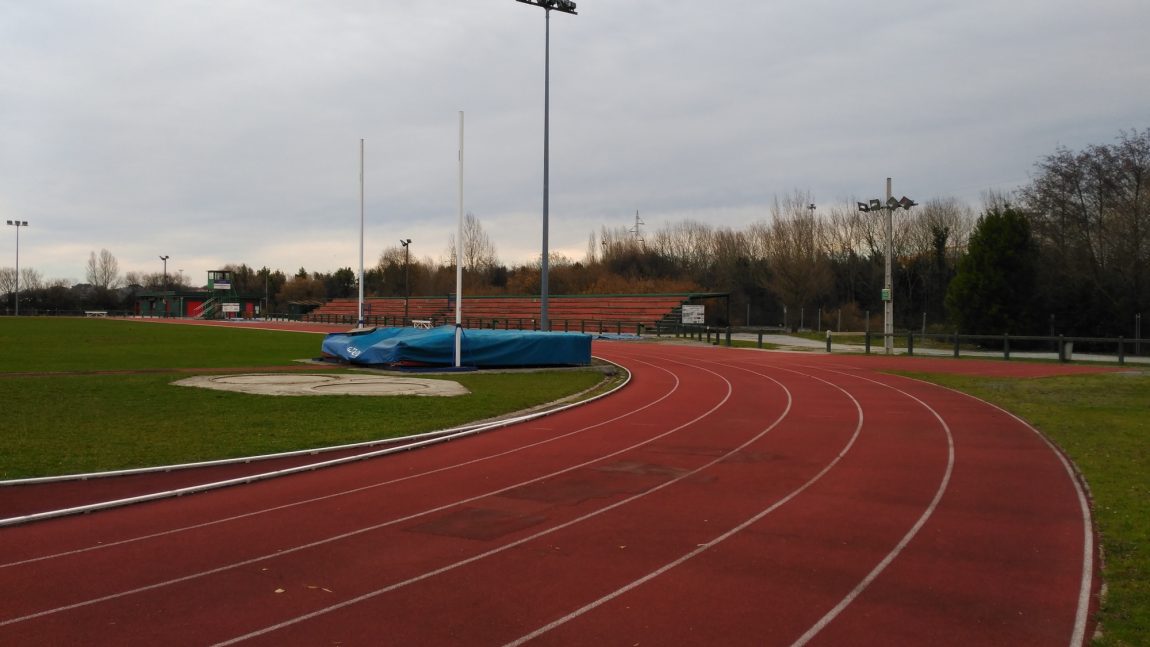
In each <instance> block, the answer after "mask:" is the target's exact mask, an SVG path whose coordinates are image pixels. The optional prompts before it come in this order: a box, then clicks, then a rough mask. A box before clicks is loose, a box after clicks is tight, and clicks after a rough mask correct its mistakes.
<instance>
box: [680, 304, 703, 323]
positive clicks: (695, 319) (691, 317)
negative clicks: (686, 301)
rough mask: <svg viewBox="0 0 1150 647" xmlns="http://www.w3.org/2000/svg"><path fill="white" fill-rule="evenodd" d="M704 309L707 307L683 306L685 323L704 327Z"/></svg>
mask: <svg viewBox="0 0 1150 647" xmlns="http://www.w3.org/2000/svg"><path fill="white" fill-rule="evenodd" d="M704 308H705V306H695V305H691V306H686V305H685V306H683V323H685V324H698V325H703V323H705V320H704V318H703V313H704Z"/></svg>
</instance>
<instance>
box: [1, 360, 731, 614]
mask: <svg viewBox="0 0 1150 647" xmlns="http://www.w3.org/2000/svg"><path fill="white" fill-rule="evenodd" d="M644 363H647V362H644ZM652 366H653V365H652ZM656 368H659V367H656ZM704 370H705V369H704ZM708 372H710V371H708ZM720 379H723V378H722V377H721V376H720ZM723 381H724V382H726V380H725V379H724V380H723ZM676 384H677V381H676ZM727 387H728V388H727V394H726V395H725V396H724V397H723V398H722V399H721V400H720V401H719V403H718V404H716V405H714V406H713V407H712V408H711V409H709V410H707V411H706V412H704V413H703V414H701V415H699V416H697V417H696V418H694V419H692V420H689V421H687V422H686V423H683V424H681V425H679V426H677V427H674V428H672V429H670V430H668V431H665V432H663V433H661V434H658V435H656V436H653V437H651V438H649V439H647V440H644V441H642V442H640V443H636V444H634V445H631V446H628V447H624V448H623V449H620V450H616V451H614V452H611V453H609V454H604V455H602V456H598V457H596V458H593V459H591V460H588V461H585V462H583V463H579V464H576V465H572V466H570V467H567V468H565V469H562V470H559V471H556V472H552V473H549V474H545V475H543V476H540V477H537V478H533V479H530V480H527V481H522V482H519V483H515V484H513V485H509V486H506V487H504V488H500V489H498V490H493V491H490V492H485V493H483V494H477V495H474V496H471V497H468V498H465V499H460V500H457V501H453V502H450V503H447V504H443V505H440V506H437V507H434V508H429V509H426V510H423V511H421V512H417V513H415V514H410V515H407V516H404V517H399V518H396V519H391V520H389V521H385V522H383V523H379V524H375V525H372V526H367V527H364V528H358V529H356V530H353V531H350V532H346V533H342V534H339V535H334V536H331V537H326V538H324V539H321V540H318V541H313V542H310V543H307V544H301V545H296V546H292V547H289V548H284V549H281V550H277V551H276V552H274V553H269V554H265V555H259V556H257V557H253V558H250V559H246V560H242V561H239V562H233V563H230V564H226V565H224V566H220V567H217V568H213V569H209V570H204V571H199V572H197V573H191V574H188V575H185V576H182V577H178V578H173V579H170V580H166V581H163V582H156V583H153V584H150V585H147V586H142V587H138V588H135V589H131V590H128V591H121V592H119V593H113V594H110V595H106V596H102V597H99V598H93V599H90V600H84V601H82V602H77V603H74V604H69V605H65V606H60V607H57V608H54V609H46V610H44V611H40V612H37V613H32V614H28V615H24V616H20V617H16V618H10V619H8V620H3V621H0V627H5V626H8V625H13V624H17V623H20V622H25V621H28V620H34V619H36V618H42V617H45V616H48V615H52V614H56V613H60V612H63V611H71V610H74V609H79V608H83V607H87V606H91V605H93V604H98V603H101V602H108V601H111V600H116V599H120V598H123V597H127V596H130V595H135V594H138V593H143V592H146V591H153V590H156V589H159V588H163V587H166V586H171V585H173V584H180V583H182V582H188V581H191V580H195V579H200V578H202V577H205V576H208V575H214V574H217V573H222V572H225V571H229V570H232V569H235V568H239V567H241V566H248V565H251V564H255V563H258V562H262V561H265V560H268V559H272V558H276V557H282V556H284V555H288V554H292V553H296V552H299V551H302V550H306V549H309V548H315V547H317V546H322V545H325V544H329V543H332V542H335V541H340V540H343V539H347V538H349V537H354V536H357V535H362V534H364V533H368V532H372V531H375V530H379V529H381V528H386V527H388V526H394V525H396V524H400V523H404V522H406V521H411V520H413V519H417V518H419V517H423V516H427V515H429V514H432V513H435V512H442V511H444V510H447V509H449V508H453V507H458V506H460V505H463V504H466V503H471V502H474V501H477V500H479V499H483V498H486V497H490V496H495V495H498V494H501V493H504V492H508V491H511V490H514V489H516V488H520V487H523V486H525V485H530V484H533V483H537V482H540V481H543V480H545V479H548V478H552V477H555V476H558V475H560V474H565V473H568V472H572V471H574V470H577V469H580V468H583V467H587V466H589V465H592V464H594V463H598V462H600V461H603V460H605V459H607V458H612V457H614V456H618V455H620V454H623V453H626V452H629V451H632V450H634V449H637V448H639V447H642V446H643V445H648V444H650V443H653V442H655V441H656V440H660V439H662V438H665V437H667V436H670V435H671V434H673V433H675V432H677V431H680V430H682V429H684V428H686V427H688V426H690V425H692V424H695V423H696V422H699V421H700V420H702V419H704V418H706V417H707V416H708V415H710V414H712V413H714V412H715V411H716V410H717V409H718V408H719V407H721V406H722V405H723V404H724V403H725V402H726V401H727V400H728V399H729V398H730V396H731V392H732V389H731V385H730V382H727ZM668 395H669V394H668ZM665 397H667V396H664V398H660V399H659V401H661V400H663V399H665ZM657 402H658V401H656V402H652V403H650V404H648V405H647V406H653V405H654V404H656V403H657ZM647 406H645V407H642V408H641V409H637V410H635V411H632V412H631V413H629V414H624V415H623V416H618V417H617V418H612V419H611V420H617V419H621V418H625V417H627V416H629V415H631V414H632V413H637V412H638V411H640V410H642V409H645V408H647ZM607 422H609V421H602V422H599V423H597V424H595V425H591V426H588V427H586V428H584V429H581V430H580V431H585V430H586V429H592V428H594V427H598V426H602V425H604V424H607ZM571 435H574V432H571V433H568V434H564V435H562V436H556V437H554V438H555V439H558V438H563V437H567V436H571ZM544 442H548V441H544ZM539 444H543V443H535V445H539ZM531 446H534V445H531ZM525 447H527V446H525ZM521 449H522V448H521ZM516 451H518V450H516ZM506 453H510V452H506ZM480 460H485V459H479V460H475V461H469V462H468V463H475V462H479V461H480ZM461 465H462V464H461ZM436 471H442V470H436ZM398 480H407V479H406V478H405V479H397V481H398ZM672 482H673V481H672ZM655 489H659V488H655ZM650 491H654V490H649V491H648V492H650ZM644 494H645V493H644ZM633 498H638V497H633ZM628 500H632V499H628ZM588 518H590V516H588ZM567 525H570V524H567ZM563 527H566V525H565V526H563ZM496 552H501V551H492V552H491V553H490V554H496ZM471 561H475V560H474V559H472V560H467V561H466V562H463V563H459V564H456V565H454V566H452V567H451V568H457V567H458V566H461V565H463V564H464V563H470V562H471ZM451 568H444V569H440V570H439V571H437V572H445V571H446V570H451ZM421 579H426V578H425V577H419V578H413V579H411V580H410V581H408V582H405V583H404V585H406V584H410V583H412V582H415V581H419V580H421ZM392 588H398V587H392ZM389 590H391V589H389ZM344 606H346V605H344ZM315 615H319V614H315Z"/></svg>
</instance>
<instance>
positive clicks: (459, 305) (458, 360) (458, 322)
mask: <svg viewBox="0 0 1150 647" xmlns="http://www.w3.org/2000/svg"><path fill="white" fill-rule="evenodd" d="M462 365H463V111H462V110H460V111H459V230H458V231H457V232H456V234H455V367H456V368H459V367H460V366H462Z"/></svg>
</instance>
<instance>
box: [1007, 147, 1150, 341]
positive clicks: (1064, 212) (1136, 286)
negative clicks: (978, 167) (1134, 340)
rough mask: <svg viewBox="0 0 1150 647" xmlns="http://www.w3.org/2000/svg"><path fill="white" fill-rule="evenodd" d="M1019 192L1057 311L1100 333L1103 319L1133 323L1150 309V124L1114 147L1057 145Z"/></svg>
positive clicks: (1044, 277) (1048, 297)
mask: <svg viewBox="0 0 1150 647" xmlns="http://www.w3.org/2000/svg"><path fill="white" fill-rule="evenodd" d="M1021 197H1022V203H1023V207H1024V208H1025V210H1026V212H1027V215H1028V217H1029V219H1030V220H1031V223H1032V226H1033V231H1034V234H1035V237H1036V238H1037V239H1038V242H1039V245H1040V247H1041V249H1042V251H1043V254H1042V259H1043V264H1044V265H1045V269H1044V271H1043V272H1041V273H1040V277H1041V282H1042V284H1043V285H1044V286H1045V290H1046V292H1047V300H1048V302H1050V303H1051V308H1052V312H1053V311H1054V310H1055V309H1058V310H1060V311H1061V312H1062V315H1061V316H1064V317H1067V318H1068V319H1070V320H1076V321H1077V322H1078V323H1079V328H1080V329H1082V330H1088V329H1094V330H1098V331H1099V332H1101V330H1102V328H1104V327H1105V326H1104V325H1103V324H1099V323H1098V322H1099V321H1105V320H1111V321H1112V320H1114V319H1118V320H1122V321H1130V320H1132V319H1133V316H1134V314H1135V313H1138V312H1143V311H1145V309H1146V308H1147V307H1150V280H1148V278H1147V277H1148V275H1150V129H1148V130H1143V131H1137V130H1135V131H1134V132H1132V133H1125V132H1124V133H1122V134H1121V136H1120V137H1119V138H1118V142H1117V143H1116V144H1113V145H1110V146H1090V147H1087V148H1086V149H1085V150H1083V151H1079V152H1074V151H1070V150H1067V149H1064V148H1063V149H1059V150H1058V151H1057V152H1055V153H1054V154H1053V155H1050V156H1048V157H1046V158H1045V159H1044V160H1042V161H1041V162H1039V163H1038V164H1037V175H1036V177H1035V178H1034V180H1033V181H1032V182H1031V183H1030V185H1028V186H1027V187H1025V188H1024V189H1023V190H1022V191H1021ZM1067 294H1076V295H1079V298H1078V299H1077V302H1076V303H1073V305H1071V301H1072V300H1069V299H1066V298H1065V295H1067ZM1084 313H1089V314H1090V316H1089V317H1086V316H1084Z"/></svg>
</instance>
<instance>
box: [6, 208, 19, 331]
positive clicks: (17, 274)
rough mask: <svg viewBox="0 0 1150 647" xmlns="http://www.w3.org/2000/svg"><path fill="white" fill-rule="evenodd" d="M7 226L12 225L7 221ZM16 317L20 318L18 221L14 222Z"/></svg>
mask: <svg viewBox="0 0 1150 647" xmlns="http://www.w3.org/2000/svg"><path fill="white" fill-rule="evenodd" d="M8 224H10V225H11V224H13V223H12V222H11V221H9V223H8ZM15 224H16V316H17V317H19V316H20V221H19V220H17V221H16V223H15Z"/></svg>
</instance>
